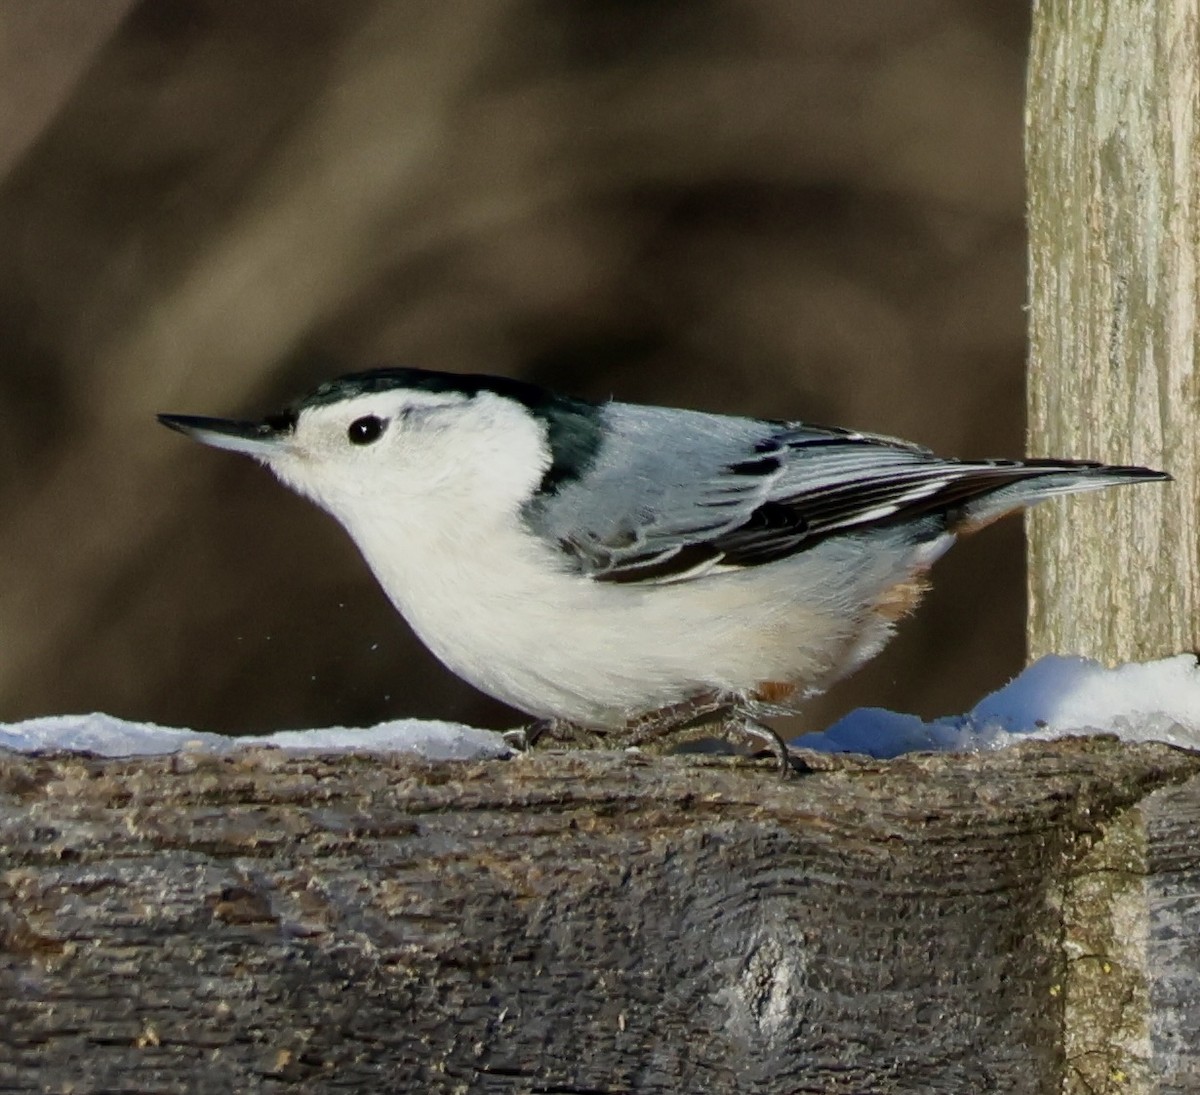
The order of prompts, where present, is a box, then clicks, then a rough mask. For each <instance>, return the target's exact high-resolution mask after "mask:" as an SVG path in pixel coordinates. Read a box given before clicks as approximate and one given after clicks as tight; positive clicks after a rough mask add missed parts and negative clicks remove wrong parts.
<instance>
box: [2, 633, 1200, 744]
mask: <svg viewBox="0 0 1200 1095" xmlns="http://www.w3.org/2000/svg"><path fill="white" fill-rule="evenodd" d="M1095 733H1105V734H1116V735H1117V736H1118V737H1121V738H1123V739H1125V740H1126V741H1164V742H1168V743H1170V744H1172V745H1178V746H1182V747H1184V748H1188V749H1200V667H1198V666H1197V663H1196V659H1195V657H1193V656H1192V655H1190V654H1181V655H1179V656H1177V657H1173V658H1164V659H1162V660H1161V661H1156V662H1146V663H1132V664H1129V665H1121V666H1117V667H1116V668H1115V669H1108V668H1105V667H1104V666H1102V665H1100V664H1099V663H1098V662H1094V661H1090V660H1088V659H1086V658H1075V657H1061V656H1054V655H1052V656H1050V657H1045V658H1042V659H1041V660H1040V661H1037V662H1035V663H1034V664H1033V665H1031V666H1030V667H1029V668H1028V669H1026V670H1025V671H1024V672H1023V673H1022V674H1021V675H1020V676H1018V677H1017V678H1016V679H1015V680H1013V681H1011V682H1010V683H1009V684H1007V685H1005V686H1004V687H1003V688H1001V689H1000V690H999V691H997V692H993V693H992V694H991V695H990V696H986V697H985V698H984V699H983V700H981V701H980V702H979V703H978V704H977V705H976V706H975V708H974V709H973V710H971V711H969V712H967V714H965V715H957V716H953V717H948V718H941V719H934V720H932V721H930V722H926V721H924V720H923V719H920V718H918V717H917V716H915V715H905V714H901V713H899V712H895V711H885V710H882V709H880V708H870V707H867V708H861V709H859V710H858V711H853V712H851V713H850V714H849V715H847V716H846V717H845V718H844V719H840V720H839V721H838V722H836V723H834V724H833V725H832V726H830V727H829V728H828V729H827V730H823V731H821V732H819V733H813V734H804V735H802V736H801V737H798V738H796V739H795V740H794V741H793V742H792V743H791V744H792V745H795V746H797V747H800V748H805V749H817V750H821V751H823V752H834V753H845V752H850V753H866V754H868V755H869V756H874V757H895V756H899V755H900V754H902V753H911V752H926V751H931V750H933V751H949V750H953V751H960V752H962V751H966V752H977V751H979V750H984V749H1000V748H1003V747H1005V746H1007V745H1011V744H1013V743H1014V742H1017V741H1027V740H1030V739H1047V738H1057V737H1063V736H1065V735H1070V734H1095ZM248 745H273V746H276V747H278V748H280V749H287V750H291V751H295V752H306V753H314V752H322V753H325V752H343V751H363V752H373V753H391V752H395V753H407V754H411V755H414V756H418V757H422V758H424V759H426V760H484V759H491V758H500V757H508V756H511V755H512V750H511V749H510V748H509V746H508V745H507V744H506V743H505V742H504V739H503V738H502V737H501V736H500V735H499V734H496V733H492V732H491V731H489V730H479V729H476V728H474V727H470V726H463V725H461V724H459V723H448V722H426V721H422V720H418V719H400V720H397V721H395V722H385V723H381V724H380V725H378V726H372V727H366V728H355V727H344V726H334V727H329V728H327V729H322V730H282V731H280V732H278V733H275V734H267V735H264V736H259V737H246V738H234V737H228V736H226V735H224V734H212V733H207V732H204V731H197V730H178V729H171V728H169V727H163V726H155V725H153V724H151V723H141V722H127V721H125V720H124V719H118V718H114V717H112V716H111V715H101V714H93V715H55V716H50V717H46V718H37V719H28V720H26V721H24V722H15V723H9V724H7V725H4V724H0V748H3V749H13V750H16V751H18V752H23V753H31V752H37V751H48V750H58V751H61V750H67V751H72V752H88V753H96V754H98V755H100V756H105V757H127V756H152V755H161V754H165V753H178V752H180V751H183V750H207V751H211V752H219V753H223V752H228V751H230V750H233V749H240V748H243V747H245V746H248Z"/></svg>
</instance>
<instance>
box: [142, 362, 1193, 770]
mask: <svg viewBox="0 0 1200 1095" xmlns="http://www.w3.org/2000/svg"><path fill="white" fill-rule="evenodd" d="M159 420H160V421H161V422H162V423H163V424H164V425H166V426H170V427H171V428H172V429H176V430H179V431H180V432H182V433H185V434H187V435H188V436H189V437H193V438H195V439H196V440H197V441H202V442H204V443H205V444H207V445H212V446H215V447H217V448H222V449H229V450H231V451H233V452H240V453H245V454H247V455H249V456H253V457H255V458H256V459H258V460H261V461H262V462H263V463H264V464H266V465H267V467H269V468H270V469H271V471H273V472H274V473H275V475H276V476H277V477H278V478H279V479H280V480H281V481H282V482H283V483H284V484H285V485H287V486H289V487H291V488H292V489H293V490H295V491H298V492H299V493H300V494H302V495H305V496H306V497H308V498H311V499H312V500H313V501H314V502H316V503H317V504H318V505H319V506H321V507H323V508H324V509H326V510H328V511H329V512H330V513H331V514H332V515H333V516H334V517H335V518H336V519H337V520H338V521H339V522H340V523H341V524H342V525H343V526H344V527H345V528H346V530H347V531H348V532H349V533H350V535H351V536H352V537H353V539H354V541H355V543H356V544H357V545H358V547H359V550H360V551H361V552H362V554H363V555H364V557H365V558H366V561H367V563H368V564H369V565H370V567H371V569H372V570H373V571H374V573H375V576H376V578H378V580H379V583H380V584H381V585H382V586H383V589H384V591H385V592H386V593H387V595H388V597H389V598H390V599H391V601H392V603H393V604H394V605H395V606H396V608H397V609H398V610H399V611H400V613H401V614H402V615H403V616H404V618H405V619H406V620H407V621H408V623H409V624H410V625H411V627H412V628H413V630H414V631H415V632H416V633H417V635H418V636H420V638H421V639H422V640H423V641H424V643H425V644H426V645H427V646H428V647H429V648H430V650H432V651H433V653H434V654H435V655H436V656H437V657H438V658H439V659H440V660H441V661H442V662H443V663H444V664H445V665H447V666H448V667H449V668H450V669H451V670H453V671H454V672H455V673H457V674H458V675H459V676H461V677H463V678H464V679H465V680H467V681H469V682H470V683H471V684H473V685H474V686H475V687H476V688H478V689H480V690H481V691H483V692H486V693H487V694H489V695H491V696H494V697H496V698H498V699H500V700H503V701H504V702H505V703H508V704H511V705H512V706H513V707H515V708H517V709H519V710H521V711H524V712H528V713H529V714H531V715H534V716H536V717H537V718H538V719H540V720H546V721H543V722H542V723H540V724H536V725H538V726H539V727H544V726H546V725H547V722H549V723H553V724H554V725H555V726H556V727H557V728H559V729H562V728H563V725H564V724H568V725H573V726H578V727H584V728H591V729H593V730H599V731H602V732H607V733H608V734H609V735H611V740H613V741H614V742H618V743H621V744H630V743H640V742H644V741H647V740H650V739H652V738H655V737H660V736H664V735H666V734H669V733H671V732H673V731H675V730H678V729H679V728H680V727H681V726H682V725H685V724H686V725H689V726H690V725H693V724H694V723H695V722H696V720H698V719H702V718H714V719H719V720H720V721H721V722H722V725H723V726H724V728H725V730H726V731H727V732H732V731H734V730H735V729H737V730H741V731H743V732H746V733H748V734H749V735H750V736H751V737H752V738H755V739H757V740H759V741H760V742H763V741H765V742H766V743H767V744H768V745H769V746H770V747H771V748H772V749H773V750H774V751H775V752H776V755H777V756H778V757H779V759H780V761H781V763H782V764H783V765H785V766H786V765H787V754H786V751H785V750H783V747H782V744H781V743H780V742H779V739H778V737H777V736H775V734H774V733H773V732H772V731H770V730H769V729H767V728H766V727H764V726H762V724H761V723H759V722H758V721H757V719H758V718H759V717H760V716H762V715H764V714H776V713H781V712H783V711H787V710H792V709H794V707H795V705H796V704H797V702H798V701H799V700H801V699H802V698H803V697H804V696H806V695H809V694H811V693H813V692H816V691H819V690H821V689H822V688H824V687H826V686H828V685H829V684H830V683H832V682H833V681H835V680H837V679H839V678H840V677H842V676H844V675H845V674H847V673H849V672H850V671H851V670H853V669H854V668H855V667H856V666H858V665H860V664H862V663H863V662H864V661H866V660H867V659H868V658H870V657H871V656H872V655H874V654H875V653H876V652H878V651H879V649H880V648H881V647H882V646H883V645H884V643H885V642H886V641H887V639H888V637H889V636H890V635H891V633H892V630H893V627H894V626H895V623H896V621H897V620H898V619H899V618H900V617H901V616H903V615H905V614H906V613H908V612H909V611H910V610H911V609H912V608H913V607H914V606H915V604H916V602H917V601H918V600H919V598H920V596H921V594H922V593H923V592H924V589H925V588H926V584H927V580H926V573H927V571H928V570H929V567H930V566H931V564H932V563H933V562H934V560H936V559H937V558H938V557H939V556H940V555H941V554H942V553H943V552H944V551H946V549H947V548H949V547H950V545H951V544H952V543H953V542H954V540H955V538H956V536H957V535H959V534H961V533H963V532H968V531H971V530H973V529H975V528H978V527H980V526H982V525H984V524H987V523H988V522H990V521H992V520H993V519H995V518H997V517H1000V516H1002V515H1004V514H1005V513H1008V512H1010V511H1013V510H1018V509H1021V508H1023V507H1025V506H1029V505H1032V504H1033V503H1036V502H1039V501H1041V500H1042V499H1044V498H1049V497H1051V496H1053V495H1058V494H1068V493H1072V492H1075V491H1084V490H1092V489H1094V488H1097V487H1105V486H1109V485H1112V484H1117V483H1127V482H1138V481H1142V480H1161V479H1168V478H1170V477H1169V476H1167V475H1166V474H1164V473H1163V472H1158V471H1152V470H1150V469H1148V468H1140V467H1110V466H1105V465H1102V464H1096V463H1090V462H1082V461H1073V460H1026V461H1016V460H982V461H962V460H950V459H943V458H941V457H938V456H935V455H933V454H932V453H931V452H929V451H928V450H927V449H923V448H920V447H918V446H916V445H912V444H909V443H907V442H904V441H898V440H894V439H892V438H888V437H881V436H875V435H871V434H864V433H857V432H855V431H853V430H845V429H831V428H822V427H817V426H808V425H804V424H802V423H799V422H775V421H766V420H762V419H753V418H736V417H730V416H725V415H716V414H704V413H701V412H697V411H687V410H676V409H673V408H668V407H649V406H637V405H633V404H628V403H615V402H612V403H603V404H596V403H590V402H585V401H583V400H579V399H571V398H567V397H564V396H559V395H555V394H554V393H552V392H549V391H546V390H544V389H542V388H539V387H536V386H534V385H531V384H526V383H523V382H521V381H517V380H510V379H504V378H500V377H489V376H475V375H459V374H452V373H440V372H427V371H424V370H420V369H404V368H393V369H377V370H373V371H370V372H362V373H354V374H351V375H348V376H344V377H341V378H340V379H337V380H332V381H329V382H328V383H326V384H322V385H321V386H320V387H319V388H317V389H316V391H314V392H313V393H312V394H311V395H309V396H308V397H307V398H305V399H302V400H300V401H299V402H297V403H296V404H295V405H294V406H293V407H292V408H290V409H289V410H287V411H285V412H284V413H282V414H278V415H274V416H271V417H268V418H266V419H264V420H263V421H261V422H253V423H250V422H236V421H228V420H225V419H217V418H197V417H193V416H189V415H160V416H159Z"/></svg>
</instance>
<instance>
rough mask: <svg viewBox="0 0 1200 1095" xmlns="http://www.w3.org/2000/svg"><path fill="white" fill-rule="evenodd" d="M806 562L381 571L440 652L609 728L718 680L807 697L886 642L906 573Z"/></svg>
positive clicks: (528, 698) (543, 707)
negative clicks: (640, 576) (653, 576)
mask: <svg viewBox="0 0 1200 1095" xmlns="http://www.w3.org/2000/svg"><path fill="white" fill-rule="evenodd" d="M871 554H874V553H869V554H867V555H864V556H863V558H864V559H865V558H869V557H870V555H871ZM473 562H474V560H472V564H473ZM811 562H812V560H808V561H807V565H806V564H804V563H798V562H797V561H796V557H793V558H792V559H785V560H780V561H779V562H776V563H771V564H768V565H766V566H760V567H754V568H746V569H742V570H730V571H727V572H724V573H719V574H710V575H708V576H705V577H704V578H702V579H698V580H695V581H691V582H680V583H677V584H667V585H651V584H644V583H638V584H617V583H603V582H596V581H594V580H592V579H590V578H587V577H584V576H581V575H578V574H574V573H567V572H564V571H563V570H561V569H558V570H556V569H553V568H550V567H547V566H545V565H544V564H542V565H532V566H529V567H527V568H524V569H520V570H517V571H515V572H514V569H513V568H512V566H511V558H508V559H506V560H505V565H507V567H508V569H507V571H505V570H503V569H501V568H499V567H495V568H493V567H487V566H475V565H469V564H465V563H460V564H459V565H458V566H455V567H443V568H434V569H433V570H431V569H430V568H429V567H426V568H424V569H423V570H422V571H421V572H420V574H419V575H418V576H416V577H415V578H413V577H412V576H410V578H409V580H406V581H403V582H395V581H392V582H389V581H384V580H383V577H382V576H381V582H382V584H383V585H384V587H385V589H386V590H387V591H388V593H389V595H390V596H391V597H392V600H393V602H394V603H395V604H396V607H397V608H398V609H399V610H400V611H401V613H402V614H403V615H404V616H405V618H406V619H407V620H408V622H409V624H410V625H411V626H412V628H413V630H414V631H415V632H416V633H417V635H418V636H419V637H420V638H421V640H422V641H423V642H424V643H425V644H426V645H427V646H428V647H429V648H430V650H431V651H432V652H433V653H434V654H435V655H436V656H437V657H438V659H439V660H440V661H442V662H443V663H444V664H445V665H446V666H447V667H448V668H449V669H451V670H452V671H453V672H455V673H456V674H458V675H459V676H461V677H462V678H464V679H465V680H467V681H468V682H470V683H471V684H473V685H474V686H475V687H477V688H479V689H480V690H481V691H483V692H486V693H487V694H489V695H491V696H494V697H495V698H497V699H500V700H502V701H503V702H505V703H508V704H510V705H511V706H513V707H516V708H518V709H519V710H521V711H525V712H527V713H529V714H532V715H535V716H538V717H557V718H567V719H571V720H573V721H576V722H580V723H584V724H588V725H594V726H614V725H619V724H621V723H623V722H625V721H626V720H627V719H628V718H630V717H632V716H634V715H637V714H641V713H643V712H646V711H650V710H655V709H658V708H661V707H665V706H667V705H669V704H673V703H678V702H680V701H682V700H685V699H688V698H689V697H692V696H695V695H697V694H701V693H711V692H713V691H719V692H722V693H728V694H731V695H738V696H754V695H756V694H759V693H760V692H761V691H762V689H763V687H764V686H769V688H770V689H771V690H773V691H776V692H778V690H779V689H780V688H791V689H793V691H794V694H795V695H797V696H800V695H802V694H803V693H805V692H811V691H815V690H819V688H820V687H823V686H824V685H825V684H826V683H828V682H829V681H830V680H831V679H832V678H835V677H837V676H839V675H841V673H842V672H848V671H849V669H851V668H853V666H854V665H855V664H857V663H858V662H859V661H861V660H863V658H862V656H861V654H862V652H863V651H866V650H868V649H869V650H870V652H873V651H874V649H876V648H877V647H878V646H880V645H882V642H883V641H884V640H885V639H886V637H887V635H888V634H889V633H890V621H889V620H888V619H887V618H886V617H885V616H880V614H879V613H877V612H876V611H875V610H874V607H873V606H874V605H875V603H877V602H878V601H879V600H880V599H881V598H882V597H883V596H884V594H885V592H886V590H887V589H888V588H890V587H891V585H893V584H894V583H895V582H896V581H900V580H902V579H903V578H904V577H906V576H907V571H905V570H904V569H903V568H902V567H900V568H897V567H895V566H893V567H890V568H888V569H887V570H886V572H884V571H880V570H879V569H878V568H872V567H869V566H864V565H863V563H862V559H858V558H853V559H850V560H849V564H850V565H848V566H844V567H842V568H840V569H839V570H837V571H834V572H832V573H834V574H835V575H836V576H837V577H834V578H831V577H830V575H829V574H828V573H825V572H823V571H821V570H820V569H819V568H817V569H815V570H814V569H813V568H812V566H811ZM814 575H818V576H820V577H821V579H822V580H821V582H820V584H819V586H818V585H815V584H814V582H813V580H812V579H813V576H814Z"/></svg>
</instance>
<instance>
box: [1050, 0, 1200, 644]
mask: <svg viewBox="0 0 1200 1095" xmlns="http://www.w3.org/2000/svg"><path fill="white" fill-rule="evenodd" d="M1198 27H1200V12H1198V11H1197V2H1196V0H1158V2H1156V3H1152V4H1150V3H1145V2H1144V0H1038V2H1037V3H1036V4H1035V11H1034V29H1033V45H1032V52H1031V58H1030V67H1029V92H1028V105H1027V112H1028V114H1027V117H1028V123H1027V154H1028V179H1029V252H1030V270H1031V278H1032V292H1031V302H1030V303H1031V313H1030V339H1031V347H1030V365H1029V446H1030V451H1031V452H1033V453H1034V454H1036V455H1054V456H1076V457H1085V458H1089V459H1096V460H1104V461H1107V462H1114V463H1135V464H1148V465H1150V466H1152V467H1159V468H1163V469H1165V470H1167V471H1169V472H1171V473H1172V474H1173V475H1174V476H1175V478H1176V480H1177V482H1175V483H1174V484H1170V485H1167V486H1164V487H1151V486H1139V487H1136V488H1129V489H1122V490H1113V491H1109V492H1106V494H1105V495H1104V496H1099V497H1098V496H1094V495H1093V496H1089V497H1087V498H1081V499H1073V500H1069V501H1067V502H1063V503H1055V504H1053V505H1047V506H1042V507H1040V508H1039V509H1038V510H1037V511H1036V512H1035V513H1034V514H1032V515H1031V522H1030V537H1029V545H1030V546H1029V644H1030V654H1031V655H1032V656H1034V657H1036V656H1038V655H1041V654H1044V653H1047V652H1049V651H1056V652H1060V653H1081V654H1087V655H1090V656H1093V657H1096V658H1099V659H1101V660H1104V661H1108V662H1112V661H1118V660H1126V659H1138V658H1146V657H1155V656H1160V655H1165V654H1170V653H1175V652H1179V651H1183V650H1195V649H1197V648H1200V634H1198V632H1200V603H1198V591H1197V582H1198V581H1200V567H1198V560H1197V554H1198V551H1200V528H1198V527H1197V524H1198V516H1197V515H1198V513H1200V494H1198V491H1197V483H1198V482H1200V479H1198V477H1197V473H1198V470H1200V469H1198V462H1200V385H1198V382H1197V376H1196V348H1197V339H1198V338H1200V333H1198V328H1197V294H1198V293H1200V283H1198V281H1197V261H1198V258H1200V254H1198V248H1200V184H1198V176H1200V109H1198V106H1200V91H1198V89H1200V30H1198Z"/></svg>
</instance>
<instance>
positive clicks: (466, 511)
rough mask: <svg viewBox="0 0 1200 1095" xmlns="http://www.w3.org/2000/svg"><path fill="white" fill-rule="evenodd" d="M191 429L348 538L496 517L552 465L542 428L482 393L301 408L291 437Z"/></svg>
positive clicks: (380, 395) (399, 395)
mask: <svg viewBox="0 0 1200 1095" xmlns="http://www.w3.org/2000/svg"><path fill="white" fill-rule="evenodd" d="M191 432H192V433H193V436H195V437H196V438H197V439H198V440H201V441H204V442H206V443H207V444H211V445H215V446H217V447H219V448H228V449H233V450H234V451H237V452H243V453H246V454H247V455H250V456H253V457H255V458H256V459H258V460H261V461H262V462H263V463H265V464H266V465H267V466H268V467H269V468H270V469H271V470H272V471H273V472H274V473H275V474H276V475H277V476H278V477H279V479H280V480H281V481H282V482H283V483H284V484H286V485H287V486H289V487H291V488H292V489H293V490H295V491H296V492H297V493H299V494H302V495H304V496H306V497H308V498H311V499H312V500H313V501H314V502H316V503H317V504H318V505H320V506H321V507H322V508H324V509H326V510H328V511H329V512H330V513H332V514H333V515H334V516H335V517H336V518H337V519H338V520H339V521H340V522H341V523H342V524H344V525H345V526H346V527H347V528H348V529H349V530H350V531H351V533H352V534H353V533H356V532H358V531H361V530H362V529H363V528H364V526H365V525H369V524H371V523H375V522H378V521H380V520H386V521H388V522H389V523H390V522H395V521H404V520H406V519H407V520H421V521H424V522H429V521H435V522H436V521H438V520H440V519H442V518H443V517H444V518H445V519H446V520H453V519H458V520H462V519H464V518H465V519H466V520H467V521H469V522H471V523H473V524H476V525H478V524H480V523H482V524H485V525H486V524H487V523H488V519H489V517H494V518H497V519H503V518H504V517H506V516H511V515H513V514H514V513H515V512H516V511H517V510H518V509H519V508H520V506H521V505H523V504H524V503H525V502H526V501H528V499H529V498H530V496H531V495H532V494H533V492H534V491H535V490H536V489H537V486H538V484H539V483H540V482H541V479H542V476H543V475H544V473H545V471H546V469H547V467H549V463H550V457H549V453H548V450H547V447H546V443H545V438H544V429H543V427H542V425H541V424H540V422H539V421H538V420H537V419H535V418H534V417H533V416H532V415H530V414H529V412H528V411H526V409H525V408H524V407H522V406H521V405H520V404H517V403H514V402H512V401H511V400H508V399H505V398H503V397H501V396H497V395H495V394H494V393H491V392H487V391H483V392H480V393H479V394H477V395H475V396H472V397H468V396H465V395H462V394H460V393H457V392H425V391H419V390H413V389H395V390H392V391H383V392H371V393H368V394H365V395H359V396H355V397H353V398H350V399H345V400H341V401H339V402H335V403H328V404H323V405H319V406H314V407H307V408H305V409H303V410H302V411H300V414H299V416H298V418H297V421H296V425H295V428H294V429H293V430H291V431H288V432H284V433H280V434H276V435H269V436H264V437H262V438H258V437H236V436H227V435H224V434H222V433H220V432H216V431H206V430H204V429H203V428H198V429H195V430H193V431H191Z"/></svg>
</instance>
